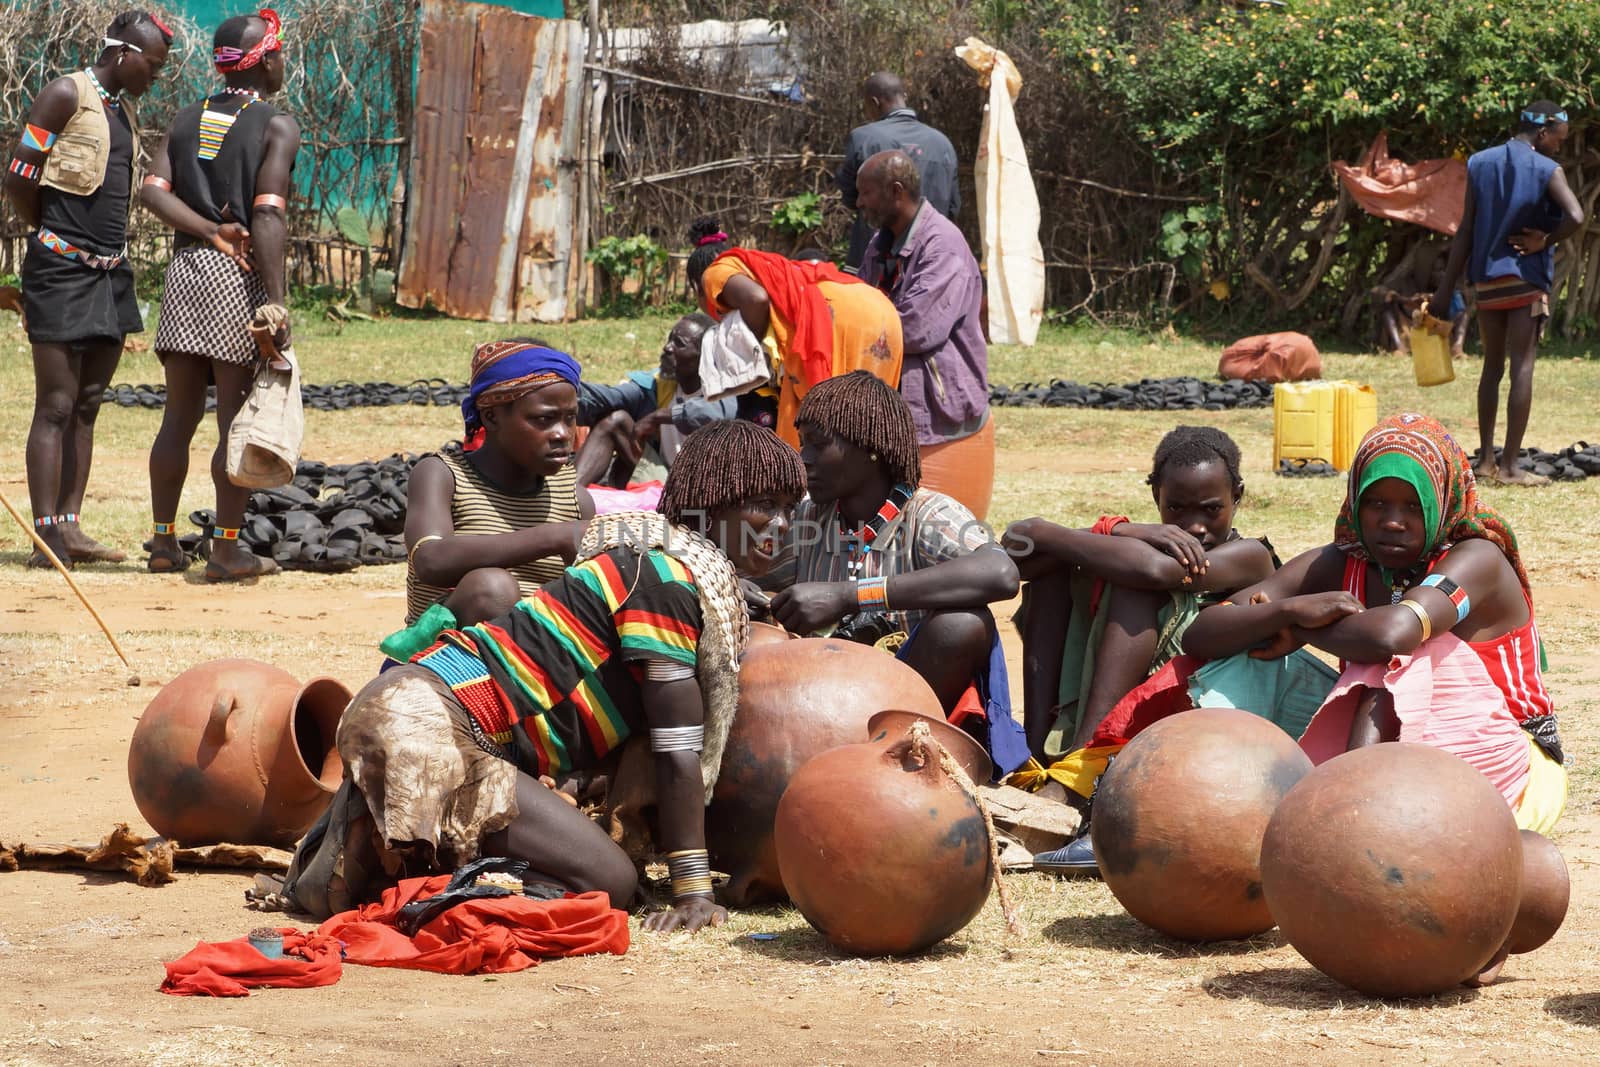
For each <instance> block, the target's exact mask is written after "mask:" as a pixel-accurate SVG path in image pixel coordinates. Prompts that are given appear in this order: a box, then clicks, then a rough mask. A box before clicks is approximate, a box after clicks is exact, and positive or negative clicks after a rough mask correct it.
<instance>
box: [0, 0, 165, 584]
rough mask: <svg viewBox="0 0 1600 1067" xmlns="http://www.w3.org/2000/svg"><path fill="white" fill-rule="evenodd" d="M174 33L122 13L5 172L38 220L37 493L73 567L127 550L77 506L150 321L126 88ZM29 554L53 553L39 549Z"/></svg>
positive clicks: (158, 58)
mask: <svg viewBox="0 0 1600 1067" xmlns="http://www.w3.org/2000/svg"><path fill="white" fill-rule="evenodd" d="M171 41H172V31H171V30H169V29H167V27H166V26H165V25H164V24H163V23H162V22H161V20H160V19H158V18H156V17H155V16H154V15H150V14H147V13H146V12H143V11H127V12H124V13H123V14H121V15H118V16H117V17H116V18H115V19H114V20H113V21H112V23H111V26H110V27H109V28H108V29H107V30H106V35H105V36H104V37H103V38H101V40H100V55H99V58H98V59H96V60H95V63H94V65H93V66H91V67H88V68H87V69H85V70H81V71H76V72H74V73H72V74H68V75H66V76H64V77H60V78H57V79H55V80H54V81H52V82H51V83H50V84H48V85H46V86H45V87H44V89H43V91H41V92H40V93H39V95H38V96H37V97H35V98H34V101H33V105H32V106H31V107H30V108H29V111H28V120H27V124H26V125H25V126H24V127H23V130H22V137H21V139H20V141H19V143H18V145H17V150H16V154H15V155H13V156H12V158H11V163H10V165H9V166H8V167H7V169H6V177H5V184H6V195H7V196H9V197H10V199H11V206H12V207H13V209H15V211H16V213H17V215H18V217H19V218H21V219H22V221H23V222H24V223H25V224H26V225H27V226H28V227H29V228H30V229H31V230H33V232H32V233H30V234H29V235H28V250H27V255H26V258H25V259H24V260H23V263H22V300H23V317H24V319H25V321H26V323H27V330H28V340H29V341H30V342H31V343H32V345H33V373H34V407H33V424H32V426H31V427H30V428H29V430H28V449H27V463H28V497H29V502H30V504H31V505H32V508H33V516H34V518H33V523H34V526H35V528H36V529H37V531H38V533H39V536H40V537H41V538H43V540H44V542H45V543H46V544H48V545H49V546H50V548H51V550H52V551H54V552H55V554H56V556H57V557H59V558H60V560H61V561H62V562H63V563H65V564H67V565H68V566H70V565H71V564H72V563H74V562H83V561H87V560H104V561H108V562H120V561H121V560H123V559H126V558H127V556H126V555H125V554H124V553H122V552H120V551H118V550H117V549H114V548H110V547H108V546H106V545H102V544H99V543H98V542H96V541H95V540H94V539H93V538H91V537H89V536H88V535H87V534H85V533H84V532H83V530H82V528H81V526H80V524H79V521H78V513H79V511H80V510H81V509H82V507H83V494H84V488H85V486H86V485H87V483H88V481H89V465H90V460H91V458H92V456H93V449H94V424H95V419H96V417H97V416H98V414H99V412H100V399H101V396H102V395H103V394H104V393H105V388H106V384H107V383H108V382H110V381H111V376H112V374H113V373H115V372H116V369H117V363H118V362H119V361H120V360H121V358H122V344H123V338H125V337H126V336H127V335H128V334H130V333H138V332H139V331H141V330H143V329H144V322H143V320H142V319H141V318H140V317H139V308H138V304H137V303H136V301H135V297H134V288H133V269H132V267H130V266H129V265H128V261H127V227H128V211H129V207H130V205H131V195H132V191H133V170H134V164H135V160H136V157H137V156H138V154H139V151H138V145H139V130H138V126H137V123H136V118H135V115H134V114H133V107H132V104H131V103H130V102H128V101H127V100H126V97H130V96H142V95H143V94H144V93H145V91H146V90H148V89H149V88H150V86H151V85H152V84H154V83H155V80H156V76H157V75H158V74H159V73H160V72H161V67H162V65H163V64H165V63H166V61H167V46H168V45H169V44H170V43H171ZM28 565H29V566H35V567H47V566H49V563H48V561H46V560H45V558H44V555H43V553H39V552H35V553H34V554H33V556H32V557H31V558H30V559H29V560H28Z"/></svg>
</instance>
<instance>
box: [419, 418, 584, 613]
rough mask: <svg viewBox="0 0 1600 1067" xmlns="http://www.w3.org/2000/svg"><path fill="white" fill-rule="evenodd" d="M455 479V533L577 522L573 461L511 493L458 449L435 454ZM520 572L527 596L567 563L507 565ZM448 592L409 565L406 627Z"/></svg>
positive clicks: (549, 559) (549, 560)
mask: <svg viewBox="0 0 1600 1067" xmlns="http://www.w3.org/2000/svg"><path fill="white" fill-rule="evenodd" d="M437 455H438V457H439V458H440V459H441V460H443V461H444V465H445V466H446V467H447V468H449V470H450V475H451V477H452V478H454V479H455V483H456V487H455V492H454V493H453V494H451V497H450V523H451V526H452V529H453V532H454V533H455V534H456V535H457V536H478V535H483V534H504V533H511V532H512V531H513V530H526V529H529V528H531V527H534V526H542V525H544V524H545V523H550V522H575V521H577V519H578V518H579V515H578V472H577V469H576V468H575V467H573V466H572V465H571V464H570V463H569V464H567V465H566V466H565V467H562V468H561V470H560V471H559V472H558V473H556V474H554V475H552V476H550V477H549V478H546V479H545V480H544V482H543V484H541V485H540V486H539V488H538V490H537V491H535V492H533V493H528V494H517V493H507V492H505V491H504V490H503V489H500V488H498V487H497V486H495V485H494V483H492V482H490V481H489V480H488V479H486V478H485V477H484V476H483V475H482V474H479V473H478V469H477V468H476V467H474V466H473V465H472V463H471V462H470V461H469V460H468V459H467V456H466V453H465V452H462V451H461V450H460V449H459V448H456V447H450V448H445V449H441V450H440V451H439V452H438V453H437ZM508 569H509V570H510V571H511V573H512V574H514V575H515V576H516V579H517V585H518V586H519V587H521V589H522V595H523V596H532V595H533V594H534V593H535V592H537V591H538V589H539V587H540V586H541V585H543V584H544V583H546V582H548V581H552V580H553V579H556V578H559V577H561V575H562V574H563V573H564V572H565V571H566V569H567V565H566V562H565V561H564V560H563V559H562V558H561V557H560V556H549V557H547V558H545V559H539V560H534V561H533V562H531V563H519V564H517V565H516V566H515V567H510V568H508ZM449 594H450V590H449V589H447V588H442V587H440V586H436V585H428V584H427V583H426V582H423V581H420V580H419V579H418V578H417V572H416V570H415V569H414V568H413V567H412V566H411V565H410V564H409V563H408V564H407V565H406V625H408V626H409V625H410V624H411V623H413V622H416V621H417V618H418V616H420V615H421V614H422V613H423V612H424V611H426V610H428V607H429V605H431V604H435V603H437V602H439V601H440V600H443V599H444V598H445V597H446V596H448V595H449Z"/></svg>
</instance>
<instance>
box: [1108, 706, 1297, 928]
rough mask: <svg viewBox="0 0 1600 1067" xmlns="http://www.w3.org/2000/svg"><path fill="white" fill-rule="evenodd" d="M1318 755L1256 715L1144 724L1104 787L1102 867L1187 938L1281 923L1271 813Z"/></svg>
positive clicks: (1114, 887)
mask: <svg viewBox="0 0 1600 1067" xmlns="http://www.w3.org/2000/svg"><path fill="white" fill-rule="evenodd" d="M1310 771H1311V760H1310V759H1308V758H1307V757H1306V754H1305V753H1304V752H1302V751H1300V746H1299V745H1297V744H1296V743H1295V740H1294V738H1292V737H1290V736H1289V735H1288V734H1286V733H1284V732H1283V730H1281V729H1279V728H1278V727H1277V726H1276V725H1274V724H1273V723H1271V722H1268V721H1267V720H1266V719H1263V718H1261V717H1259V716H1256V715H1252V714H1250V713H1249V712H1248V711H1237V710H1235V709H1233V708H1196V709H1194V710H1193V711H1185V712H1182V713H1180V714H1177V715H1172V716H1170V717H1168V718H1165V719H1162V720H1160V721H1159V722H1156V723H1155V724H1153V725H1151V726H1150V727H1149V728H1148V729H1146V730H1144V731H1143V732H1141V733H1140V734H1139V735H1138V736H1137V737H1135V738H1134V739H1133V740H1132V741H1129V742H1128V744H1127V746H1126V747H1125V748H1124V749H1123V750H1122V751H1121V753H1119V754H1118V755H1117V756H1116V758H1115V759H1113V760H1112V762H1111V766H1110V768H1109V769H1107V771H1106V773H1105V775H1104V777H1102V778H1101V780H1100V786H1099V788H1098V789H1097V790H1096V792H1095V795H1094V810H1093V815H1092V817H1091V819H1090V823H1089V828H1090V833H1091V834H1092V835H1093V837H1094V851H1095V856H1096V858H1097V859H1098V861H1099V863H1100V874H1101V876H1102V877H1103V878H1104V879H1105V881H1106V885H1107V886H1108V887H1109V888H1110V889H1111V892H1112V893H1113V894H1115V896H1116V898H1117V900H1118V901H1120V902H1121V904H1122V906H1123V907H1124V908H1127V909H1128V913H1129V914H1130V915H1132V916H1133V917H1134V918H1135V919H1138V920H1139V921H1140V922H1142V923H1144V924H1145V925H1147V926H1151V927H1153V928H1155V929H1156V930H1159V931H1160V932H1161V933H1163V934H1166V935H1167V936H1168V937H1175V938H1178V939H1179V940H1182V941H1230V940H1234V939H1237V938H1242V937H1251V936H1254V935H1255V934H1259V933H1262V932H1264V931H1266V930H1270V929H1272V926H1273V920H1272V913H1271V912H1270V911H1268V910H1267V903H1266V901H1265V900H1264V899H1263V898H1262V895H1261V838H1262V835H1263V834H1265V833H1266V830H1267V821H1268V820H1269V819H1271V818H1272V813H1273V811H1274V810H1276V809H1277V807H1278V802H1279V801H1280V800H1282V799H1283V796H1284V794H1286V793H1288V792H1289V790H1290V789H1291V788H1293V787H1294V785H1295V783H1297V782H1299V781H1300V779H1301V778H1303V777H1304V776H1305V775H1306V774H1308V773H1310Z"/></svg>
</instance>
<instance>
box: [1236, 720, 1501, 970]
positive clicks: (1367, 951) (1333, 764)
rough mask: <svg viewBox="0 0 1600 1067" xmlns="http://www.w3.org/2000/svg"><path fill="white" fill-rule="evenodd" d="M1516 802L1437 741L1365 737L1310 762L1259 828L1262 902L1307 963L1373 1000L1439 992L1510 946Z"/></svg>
mask: <svg viewBox="0 0 1600 1067" xmlns="http://www.w3.org/2000/svg"><path fill="white" fill-rule="evenodd" d="M1522 862H1523V861H1522V840H1521V837H1520V835H1519V834H1518V832H1517V823H1516V819H1515V818H1513V817H1512V814H1511V808H1510V807H1509V806H1508V805H1507V804H1506V801H1505V798H1504V797H1502V796H1501V795H1500V791H1499V790H1497V789H1496V788H1495V787H1494V786H1493V785H1492V784H1491V783H1490V782H1489V779H1488V778H1486V777H1484V776H1483V774H1481V773H1480V772H1479V771H1478V770H1477V769H1476V768H1474V767H1472V766H1471V765H1470V764H1468V763H1466V762H1465V761H1463V760H1461V759H1460V758H1458V757H1456V756H1453V755H1451V754H1450V753H1448V752H1445V751H1443V750H1442V749H1437V748H1433V747H1431V746H1428V745H1419V744H1412V743H1408V742H1403V741H1394V742H1388V743H1385V744H1377V745H1369V746H1367V747H1365V748H1358V749H1355V750H1354V751H1351V752H1346V753H1344V754H1343V755H1339V756H1335V757H1334V758H1333V759H1331V760H1329V761H1328V762H1326V763H1324V764H1322V765H1321V766H1319V767H1317V768H1316V769H1315V770H1313V771H1312V772H1311V773H1310V774H1308V775H1306V776H1305V778H1303V779H1301V781H1300V784H1299V785H1297V786H1295V787H1294V788H1293V789H1292V790H1290V791H1289V795H1288V796H1286V797H1284V798H1283V803H1282V804H1280V805H1278V810H1277V812H1276V813H1275V814H1274V815H1273V816H1272V822H1271V823H1269V824H1268V826H1267V835H1266V839H1265V840H1264V841H1263V843H1262V848H1261V884H1262V887H1263V889H1264V890H1265V891H1266V897H1267V905H1268V906H1269V907H1270V908H1271V909H1272V914H1273V915H1274V916H1275V917H1276V918H1277V920H1278V928H1279V929H1280V930H1282V931H1283V936H1284V937H1286V938H1287V939H1288V941H1289V943H1290V944H1291V945H1293V946H1294V947H1295V948H1296V949H1297V950H1298V951H1299V953H1300V955H1302V956H1304V957H1305V958H1306V960H1307V961H1308V962H1309V963H1310V964H1311V965H1312V966H1313V967H1315V968H1316V969H1317V970H1319V971H1321V972H1322V973H1323V974H1326V975H1327V976H1328V977H1329V978H1332V979H1333V980H1334V981H1336V982H1340V983H1342V984H1344V985H1347V986H1349V987H1350V988H1351V989H1355V990H1357V991H1359V992H1362V993H1366V994H1368V995H1369V996H1375V997H1411V996H1426V995H1429V994H1433V993H1442V992H1444V991H1445V990H1448V989H1452V988H1454V987H1456V986H1457V985H1459V984H1461V983H1462V982H1465V981H1467V980H1469V979H1473V978H1475V977H1476V976H1477V975H1478V974H1479V972H1481V971H1482V970H1483V969H1484V967H1485V965H1486V964H1488V963H1489V961H1490V960H1491V958H1492V957H1494V956H1495V955H1496V954H1497V953H1498V951H1499V949H1500V947H1501V946H1502V945H1504V944H1505V943H1506V939H1507V937H1508V935H1510V933H1511V928H1512V921H1513V920H1514V919H1515V918H1516V916H1517V906H1518V902H1519V901H1520V899H1521V897H1522Z"/></svg>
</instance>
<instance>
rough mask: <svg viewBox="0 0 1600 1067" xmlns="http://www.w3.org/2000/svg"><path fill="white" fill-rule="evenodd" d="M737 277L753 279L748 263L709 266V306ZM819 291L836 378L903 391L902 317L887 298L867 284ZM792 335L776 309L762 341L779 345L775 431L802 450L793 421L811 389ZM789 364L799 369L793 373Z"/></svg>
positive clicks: (704, 282) (730, 260)
mask: <svg viewBox="0 0 1600 1067" xmlns="http://www.w3.org/2000/svg"><path fill="white" fill-rule="evenodd" d="M736 275H743V276H744V277H746V278H751V277H752V276H751V274H750V272H749V271H748V270H747V269H745V266H744V264H743V263H740V262H739V261H738V260H737V259H735V258H734V257H733V256H724V257H723V258H721V259H718V260H716V261H715V262H713V263H712V264H711V266H709V267H707V268H706V272H705V274H704V275H702V276H701V278H700V289H701V291H702V292H703V293H705V299H706V303H707V304H708V305H717V306H720V305H719V304H718V302H719V300H720V298H721V296H722V288H723V286H725V285H727V284H728V280H729V279H730V278H733V277H735V276H736ZM752 280H753V279H752ZM817 289H818V290H819V291H820V292H821V293H822V298H823V299H824V300H826V301H827V302H828V308H829V309H830V310H831V311H832V312H833V373H834V376H835V377H837V376H838V375H841V374H848V373H850V372H851V371H853V370H864V371H868V372H870V373H871V374H872V375H873V376H875V377H877V378H881V379H883V381H885V382H887V383H888V384H889V385H891V386H893V387H894V388H896V389H898V388H900V364H901V361H902V360H903V359H904V356H905V351H904V346H903V342H902V340H901V336H900V314H899V312H897V311H895V309H894V305H893V304H891V303H890V302H889V298H888V297H886V296H884V295H883V294H882V293H881V292H879V291H878V290H877V289H876V288H874V287H873V286H870V285H867V284H866V283H865V282H847V283H839V282H818V283H817ZM793 336H794V324H793V323H791V322H789V321H788V320H787V319H785V318H784V317H783V316H782V315H780V314H778V310H777V309H776V308H774V309H773V310H772V322H771V325H770V326H769V327H768V328H767V337H766V338H764V341H766V342H767V343H770V344H775V345H776V346H777V352H778V357H779V362H780V364H781V366H782V369H781V370H780V372H779V382H778V425H777V426H775V427H774V429H775V430H776V431H777V433H778V436H779V437H781V438H783V439H784V440H785V441H787V442H789V444H790V445H792V446H793V447H795V448H799V447H800V431H799V430H798V429H797V428H796V427H795V424H794V417H795V413H796V412H797V411H799V410H800V401H801V400H802V399H804V398H805V395H806V393H807V392H809V391H810V387H809V386H807V385H806V383H805V382H804V381H802V380H801V379H800V378H799V376H798V375H799V360H793V361H791V360H790V359H789V358H788V356H789V344H790V341H791V339H792V338H793ZM791 363H792V364H793V366H794V368H795V370H794V371H793V372H791V371H790V370H789V367H790V365H791Z"/></svg>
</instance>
